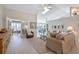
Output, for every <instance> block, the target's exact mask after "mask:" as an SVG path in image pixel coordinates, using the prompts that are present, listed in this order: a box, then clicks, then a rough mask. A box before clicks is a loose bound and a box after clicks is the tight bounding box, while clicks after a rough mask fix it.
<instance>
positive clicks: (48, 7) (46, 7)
mask: <svg viewBox="0 0 79 59" xmlns="http://www.w3.org/2000/svg"><path fill="white" fill-rule="evenodd" d="M51 8H52V6H51V4H45V5H44V11H43V12H42V14H45V13H47V12H48V11H50V9H51Z"/></svg>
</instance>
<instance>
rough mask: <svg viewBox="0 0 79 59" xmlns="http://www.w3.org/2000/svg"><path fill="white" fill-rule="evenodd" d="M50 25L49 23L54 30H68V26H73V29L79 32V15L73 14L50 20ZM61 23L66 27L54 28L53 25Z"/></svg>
mask: <svg viewBox="0 0 79 59" xmlns="http://www.w3.org/2000/svg"><path fill="white" fill-rule="evenodd" d="M47 23H48V25H49V31H53V30H61V31H62V30H63V31H66V30H67V28H68V26H72V27H73V29H74V30H75V31H77V32H79V25H78V24H79V16H73V17H72V16H71V17H65V18H60V19H56V20H52V21H49V22H47ZM58 24H59V25H63V26H64V29H62V28H60V29H58V28H56V29H54V28H53V29H52V25H53V26H55V25H56V26H58Z"/></svg>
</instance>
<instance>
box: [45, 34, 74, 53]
mask: <svg viewBox="0 0 79 59" xmlns="http://www.w3.org/2000/svg"><path fill="white" fill-rule="evenodd" d="M62 35H63V34H62ZM46 46H47V48H49V49H51V50H52V51H54V52H56V53H69V52H70V51H72V49H73V48H74V46H75V35H74V34H73V33H72V32H71V33H66V34H65V35H63V39H59V38H55V37H51V36H50V35H48V39H47V43H46Z"/></svg>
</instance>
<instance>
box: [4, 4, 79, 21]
mask: <svg viewBox="0 0 79 59" xmlns="http://www.w3.org/2000/svg"><path fill="white" fill-rule="evenodd" d="M49 5H50V6H52V8H51V9H50V11H49V12H47V13H46V14H45V15H43V16H45V17H47V18H48V20H53V19H56V18H60V17H67V16H69V15H70V7H74V6H76V7H78V6H79V5H78V4H49ZM4 6H5V7H6V8H10V9H14V10H18V11H21V12H25V13H29V14H34V15H35V14H40V15H42V14H41V13H42V11H43V10H44V9H43V8H44V6H45V5H43V4H42V5H41V4H5V5H4Z"/></svg>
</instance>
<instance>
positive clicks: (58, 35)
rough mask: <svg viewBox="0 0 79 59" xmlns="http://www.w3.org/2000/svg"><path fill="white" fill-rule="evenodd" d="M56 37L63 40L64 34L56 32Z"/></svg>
mask: <svg viewBox="0 0 79 59" xmlns="http://www.w3.org/2000/svg"><path fill="white" fill-rule="evenodd" d="M56 38H57V39H59V40H64V36H63V34H61V33H59V34H57V35H56Z"/></svg>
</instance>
